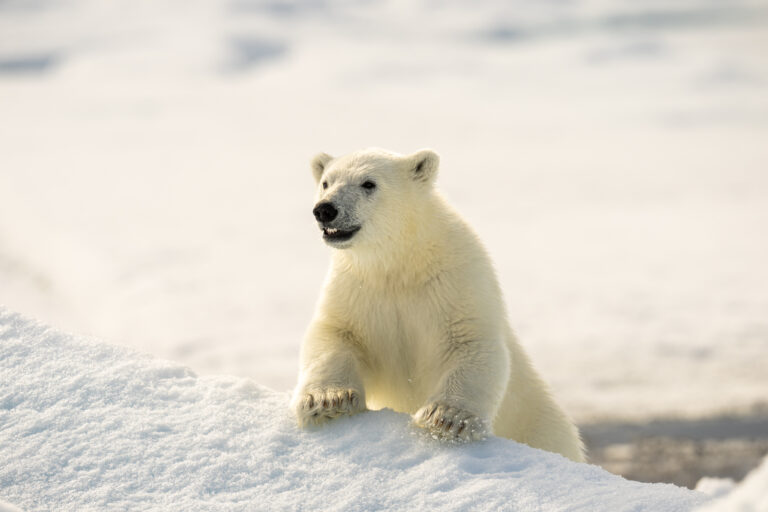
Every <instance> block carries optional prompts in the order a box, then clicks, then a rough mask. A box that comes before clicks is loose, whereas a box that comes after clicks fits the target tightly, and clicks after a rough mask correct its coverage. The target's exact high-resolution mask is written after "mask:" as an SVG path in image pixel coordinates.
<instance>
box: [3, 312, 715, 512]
mask: <svg viewBox="0 0 768 512" xmlns="http://www.w3.org/2000/svg"><path fill="white" fill-rule="evenodd" d="M287 401H288V395H287V394H285V393H277V392H274V391H271V390H269V389H266V388H264V387H261V386H258V385H256V384H254V383H253V382H251V381H249V380H247V379H242V378H234V377H198V376H196V375H195V374H194V373H193V372H192V371H190V370H189V369H187V368H185V367H182V366H179V365H177V364H175V363H171V362H167V361H160V360H155V359H152V358H150V357H148V356H142V355H139V354H136V353H135V352H132V351H130V350H127V349H124V348H119V347H114V346H109V345H104V344H98V343H95V342H92V341H88V340H84V339H80V338H77V337H73V336H70V335H65V334H62V333H60V332H57V331H55V330H52V329H50V328H47V327H46V326H44V325H41V324H39V323H36V322H33V321H30V320H27V319H25V318H23V317H21V316H19V315H17V314H15V313H11V312H9V311H7V310H3V309H0V460H2V461H3V464H1V465H0V499H3V500H7V501H8V502H10V503H13V504H15V505H16V506H19V507H21V508H24V509H27V510H118V509H119V510H186V511H191V510H228V511H235V510H266V509H268V510H310V509H313V510H314V509H319V510H366V511H371V510H428V509H431V510H437V509H439V510H470V509H471V510H511V509H514V510H522V511H534V510H590V511H592V510H611V511H621V510H632V511H635V512H637V511H641V510H665V511H675V510H691V509H693V508H694V507H696V506H698V505H701V504H703V503H704V502H705V501H706V500H707V497H706V496H705V495H703V494H701V493H697V492H694V491H690V490H687V489H682V488H678V487H675V486H673V485H667V484H654V485H651V484H642V483H638V482H631V481H627V480H624V479H622V478H620V477H618V476H614V475H612V474H609V473H607V472H606V471H603V470H602V469H600V468H598V467H596V466H591V465H588V464H576V463H573V462H570V461H568V460H566V459H565V458H563V457H561V456H559V455H554V454H550V453H546V452H542V451H539V450H534V449H532V448H529V447H527V446H524V445H520V444H517V443H514V442H511V441H508V440H505V439H500V438H490V439H488V440H486V441H483V442H478V443H474V444H469V445H451V444H442V443H439V442H437V441H434V440H432V439H430V438H429V437H427V436H425V435H424V434H422V433H421V432H419V431H417V430H416V429H415V428H414V427H412V426H411V424H410V421H409V420H410V419H409V417H408V416H407V415H404V414H398V413H395V412H393V411H388V410H383V411H377V412H370V413H365V414H361V415H358V416H356V417H354V418H348V419H343V420H339V421H336V422H335V423H334V424H332V425H328V426H327V427H326V428H322V429H319V430H316V431H311V432H303V431H299V430H298V429H297V427H296V426H295V425H294V422H293V420H292V418H291V416H290V414H289V411H288V410H287V406H286V404H287Z"/></svg>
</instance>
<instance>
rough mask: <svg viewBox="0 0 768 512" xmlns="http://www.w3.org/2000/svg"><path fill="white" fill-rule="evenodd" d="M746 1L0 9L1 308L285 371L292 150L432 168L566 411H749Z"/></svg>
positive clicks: (757, 100)
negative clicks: (430, 159)
mask: <svg viewBox="0 0 768 512" xmlns="http://www.w3.org/2000/svg"><path fill="white" fill-rule="evenodd" d="M764 48H768V5H766V3H765V1H762V0H758V1H750V0H733V1H728V2H720V1H717V0H680V1H676V2H668V1H661V0H649V1H643V2H637V1H635V0H619V1H611V2H609V1H606V0H572V1H567V2H562V1H541V0H515V1H507V0H478V1H474V0H473V1H468V0H456V1H450V2H433V1H406V0H382V1H376V2H367V1H366V2H361V1H353V0H322V1H319V0H291V1H287V2H274V1H272V0H224V1H220V0H184V1H181V0H171V1H164V2H158V1H156V0H113V1H109V2H104V1H103V0H45V1H27V0H5V1H3V2H0V303H3V304H6V305H7V306H8V307H10V308H12V309H13V310H15V311H21V312H24V313H27V314H30V315H31V316H34V317H35V318H40V319H44V320H46V321H47V322H49V323H51V324H52V325H56V326H58V327H61V328H64V329H66V330H68V331H72V332H77V333H86V334H91V335H95V336H98V337H100V338H103V339H108V340H111V341H113V342H116V343H121V344H125V345H130V346H133V347H135V348H138V349H139V350H141V351H149V352H152V353H153V354H155V355H158V356H160V357H164V358H168V359H173V360H177V361H180V362H182V363H183V364H186V365H188V366H190V367H192V368H193V369H194V370H195V371H196V372H199V373H200V374H215V373H226V374H234V375H239V376H243V377H250V378H253V379H254V380H256V381H257V382H260V383H262V384H266V385H269V386H270V387H272V388H275V389H279V390H287V389H289V388H290V387H291V386H293V384H294V382H295V380H296V371H297V366H298V364H297V357H298V352H299V344H300V341H301V337H302V334H303V331H304V329H305V326H306V325H307V323H308V321H309V319H310V317H311V315H312V309H313V306H314V303H315V300H316V299H317V296H318V291H319V288H320V286H321V283H322V279H323V276H324V275H325V271H326V267H327V263H328V254H327V249H326V248H325V247H324V246H323V244H322V242H321V240H320V236H319V234H318V232H317V229H316V227H315V226H314V224H313V219H312V215H311V206H312V196H313V187H314V183H313V180H312V179H311V177H310V172H309V166H308V160H309V159H310V157H311V156H312V155H314V154H315V153H316V152H318V151H327V152H330V153H332V154H340V153H344V152H348V151H350V150H354V149H358V148H361V147H366V146H380V147H385V148H388V149H392V150H395V151H399V152H403V153H405V152H410V151H414V150H416V149H419V148H421V147H424V146H430V147H433V148H434V149H436V150H437V151H438V152H439V153H440V154H441V156H442V169H441V175H440V177H439V184H440V187H441V188H442V189H443V190H444V191H445V192H446V193H447V195H448V196H449V198H450V199H451V200H452V202H453V203H454V204H455V205H456V206H457V208H458V209H459V211H461V212H462V213H463V214H464V215H465V216H466V217H467V218H468V219H469V220H470V222H471V223H472V224H473V225H474V226H475V227H476V229H477V230H478V231H479V233H480V236H481V237H482V239H483V240H484V241H485V242H486V244H487V246H488V249H489V251H490V253H491V255H492V257H493V259H494V261H495V263H496V266H497V268H498V272H499V277H500V280H501V284H502V288H503V290H504V291H505V294H506V298H507V301H508V304H509V311H510V318H511V320H512V323H513V326H514V327H515V329H516V330H517V332H518V333H519V334H520V338H521V339H522V342H523V344H524V345H525V346H526V348H527V349H528V350H529V352H530V353H531V355H532V357H533V359H534V361H535V363H536V366H537V367H538V368H539V369H540V370H541V372H542V373H543V375H544V377H545V378H546V379H547V380H548V381H549V382H550V383H551V384H552V385H553V387H554V390H555V393H556V395H557V396H558V397H559V399H560V400H561V402H563V404H564V405H565V407H566V409H567V410H568V411H569V413H570V414H571V415H572V416H574V417H575V418H576V419H577V420H579V421H585V420H590V419H593V418H595V417H606V416H609V417H617V416H618V417H628V416H640V417H643V416H656V415H675V416H677V415H682V416H685V415H697V414H709V413H719V412H722V411H724V410H729V411H731V412H738V411H742V410H747V409H749V408H751V407H753V406H754V405H755V404H758V403H760V402H764V401H765V397H766V396H768V372H766V371H765V368H766V367H768V315H766V311H768V265H766V264H765V262H766V261H768V237H767V236H766V235H765V234H766V233H767V232H768V173H767V172H766V168H768V144H766V140H768V59H766V58H765V52H764V50H763V49H764Z"/></svg>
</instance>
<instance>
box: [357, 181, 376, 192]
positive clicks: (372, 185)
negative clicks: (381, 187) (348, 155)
mask: <svg viewBox="0 0 768 512" xmlns="http://www.w3.org/2000/svg"><path fill="white" fill-rule="evenodd" d="M360 186H361V187H363V188H364V189H366V190H373V189H375V188H376V184H375V183H374V182H372V181H370V180H369V181H364V182H363V184H362V185H360Z"/></svg>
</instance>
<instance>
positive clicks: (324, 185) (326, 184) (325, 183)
mask: <svg viewBox="0 0 768 512" xmlns="http://www.w3.org/2000/svg"><path fill="white" fill-rule="evenodd" d="M326 188H328V182H327V181H324V182H323V190H325V189H326Z"/></svg>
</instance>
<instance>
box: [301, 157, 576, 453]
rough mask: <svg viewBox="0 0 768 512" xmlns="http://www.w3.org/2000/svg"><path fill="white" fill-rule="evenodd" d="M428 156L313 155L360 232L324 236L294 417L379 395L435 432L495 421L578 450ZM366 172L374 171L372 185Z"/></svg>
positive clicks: (482, 427) (320, 175)
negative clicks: (323, 272)
mask: <svg viewBox="0 0 768 512" xmlns="http://www.w3.org/2000/svg"><path fill="white" fill-rule="evenodd" d="M438 161H439V159H438V156H437V155H436V154H435V153H434V152H432V151H429V150H423V151H419V152H417V153H415V154H413V155H410V156H400V155H396V154H393V153H389V152H385V151H382V150H364V151H359V152H356V153H352V154H350V155H347V156H344V157H341V158H338V159H333V158H332V157H330V156H329V155H326V154H320V155H318V156H317V157H316V158H315V159H314V160H313V163H312V169H313V174H314V176H315V179H316V180H317V181H318V183H319V184H320V185H319V186H318V195H317V200H318V202H321V201H331V202H333V203H334V204H337V206H338V207H339V210H340V213H339V219H340V220H339V222H344V223H356V224H359V225H360V231H359V232H358V233H357V234H356V235H355V236H354V237H353V238H352V239H351V240H350V241H349V242H344V243H335V244H331V245H332V246H334V247H336V250H334V251H333V261H332V265H331V268H330V271H329V273H328V276H327V278H326V282H325V286H324V288H323V291H322V294H321V296H320V300H319V303H318V305H317V309H316V312H315V316H314V318H313V320H312V323H311V324H310V326H309V329H308V331H307V334H306V337H305V340H304V344H303V346H302V351H301V371H300V376H299V382H298V385H297V387H296V390H295V393H294V399H293V407H294V410H295V412H296V415H297V418H298V421H299V424H300V425H303V426H304V425H309V424H317V423H322V422H324V421H326V420H327V419H330V418H333V417H336V416H339V415H343V414H354V413H356V412H359V411H362V410H365V409H366V408H371V409H378V408H382V407H389V408H392V409H394V410H396V411H403V412H407V413H409V414H412V415H414V420H415V422H416V423H417V424H418V425H420V426H422V427H424V428H427V429H429V430H431V431H432V432H434V433H436V434H438V435H439V436H440V437H443V438H453V439H456V438H458V439H474V438H481V437H483V436H484V435H485V434H486V433H487V432H488V428H489V427H492V431H493V433H494V434H496V435H500V436H504V437H508V438H510V439H514V440H516V441H520V442H523V443H526V444H529V445H530V446H533V447H536V448H542V449H545V450H549V451H553V452H557V453H560V454H562V455H564V456H566V457H568V458H570V459H572V460H576V461H582V460H584V455H583V447H582V443H581V440H580V439H579V435H578V432H577V430H576V427H575V426H574V425H573V423H572V422H571V421H570V420H569V419H568V417H567V416H566V415H565V413H564V412H563V411H562V410H561V409H560V407H559V406H558V405H557V404H556V403H555V401H554V400H553V399H552V398H551V396H550V394H549V392H548V390H547V387H546V385H545V384H544V383H543V382H542V380H541V379H540V378H539V376H538V375H537V373H536V372H535V370H534V369H533V367H532V366H531V365H530V363H529V360H528V358H527V356H526V355H525V353H524V352H523V350H522V348H521V347H520V345H519V344H518V342H517V340H516V339H515V337H514V335H513V333H512V330H511V329H510V327H509V324H508V321H507V317H506V313H505V309H504V305H503V300H502V295H501V290H500V289H499V285H498V282H497V279H496V276H495V273H494V271H493V268H492V265H491V262H490V259H489V257H488V255H487V253H486V251H485V249H484V248H483V246H482V244H481V243H480V241H479V240H478V238H477V235H476V234H475V233H474V231H473V230H472V229H471V228H470V227H469V226H468V225H467V224H466V223H465V222H464V220H463V219H462V218H461V216H460V215H459V214H458V213H456V212H455V211H454V210H453V208H451V207H450V206H449V205H448V204H447V203H446V201H445V200H444V199H443V198H442V197H441V196H440V195H439V193H438V192H437V191H436V190H435V189H434V187H433V183H434V180H435V176H436V174H437V168H438ZM364 180H374V181H375V183H376V188H375V190H374V191H373V192H372V193H370V194H367V193H365V192H364V191H362V189H361V188H360V183H361V182H362V181H364ZM323 183H325V184H326V185H327V188H326V187H324V186H323V185H322V184H323Z"/></svg>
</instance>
